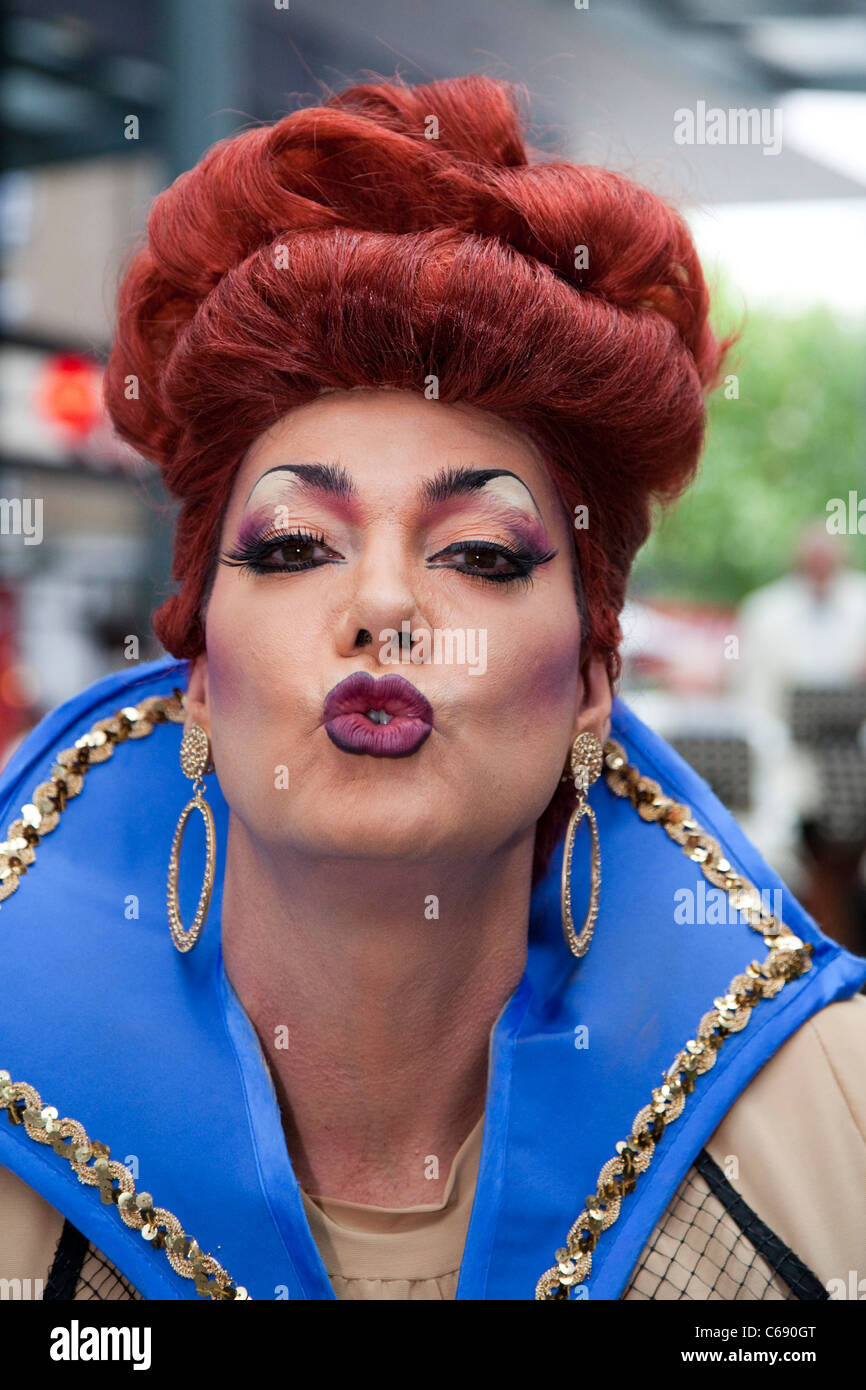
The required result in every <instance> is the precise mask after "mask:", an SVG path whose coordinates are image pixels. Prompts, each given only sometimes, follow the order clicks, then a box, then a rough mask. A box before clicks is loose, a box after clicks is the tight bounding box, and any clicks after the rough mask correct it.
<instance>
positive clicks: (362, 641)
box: [355, 627, 373, 647]
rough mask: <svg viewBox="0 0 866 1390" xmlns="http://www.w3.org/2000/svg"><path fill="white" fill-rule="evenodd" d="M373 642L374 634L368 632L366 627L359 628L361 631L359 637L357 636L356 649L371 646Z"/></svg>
mask: <svg viewBox="0 0 866 1390" xmlns="http://www.w3.org/2000/svg"><path fill="white" fill-rule="evenodd" d="M372 640H373V634H372V632H368V631H367V629H366V628H365V627H362V628H359V629H358V635H357V637H356V638H355V646H356V647H368V646H369V645H370V643H371V642H372Z"/></svg>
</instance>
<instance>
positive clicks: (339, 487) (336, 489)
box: [244, 463, 359, 506]
mask: <svg viewBox="0 0 866 1390" xmlns="http://www.w3.org/2000/svg"><path fill="white" fill-rule="evenodd" d="M272 473H295V474H297V476H298V477H299V478H300V479H301V481H302V482H303V484H304V486H305V487H307V488H309V490H310V491H311V492H325V493H327V494H328V495H329V496H330V497H339V498H340V499H341V500H342V501H344V502H357V501H358V500H359V495H358V489H357V488H356V486H355V484H354V482H353V480H352V476H351V474H350V473H349V472H348V470H347V469H345V468H344V467H343V465H342V464H341V463H278V464H277V466H276V467H275V468H269V469H268V471H267V473H263V474H262V476H261V478H257V479H256V481H255V482H254V483H253V485H252V487H251V488H250V491H249V494H248V495H247V502H249V500H250V497H252V495H253V493H254V492H255V490H256V488H257V487H258V486H259V483H261V482H263V481H264V479H265V478H269V477H270V475H271V474H272ZM244 506H246V502H245V503H244Z"/></svg>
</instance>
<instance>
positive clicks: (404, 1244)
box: [301, 1115, 484, 1301]
mask: <svg viewBox="0 0 866 1390" xmlns="http://www.w3.org/2000/svg"><path fill="white" fill-rule="evenodd" d="M483 1130H484V1116H483V1115H482V1116H481V1119H480V1120H479V1121H478V1123H477V1124H476V1125H475V1127H474V1129H473V1130H472V1132H471V1133H470V1134H469V1135H468V1136H467V1137H466V1139H464V1141H463V1143H462V1144H461V1146H460V1148H459V1149H458V1150H457V1153H456V1154H455V1156H454V1162H453V1163H452V1165H451V1171H450V1173H449V1174H448V1182H447V1183H446V1186H445V1193H444V1196H443V1198H442V1201H441V1202H433V1203H429V1204H428V1205H426V1206H417V1207H372V1206H366V1205H363V1204H362V1203H360V1202H341V1201H336V1200H335V1199H333V1198H330V1197H315V1196H309V1195H308V1194H307V1193H306V1192H302V1193H301V1196H302V1198H303V1203H304V1211H305V1212H306V1216H307V1221H308V1222H309V1224H310V1230H311V1231H312V1233H313V1238H314V1240H315V1242H316V1245H317V1246H318V1248H319V1254H320V1255H321V1257H322V1263H323V1264H324V1266H325V1269H326V1270H327V1271H328V1278H329V1279H330V1281H331V1287H332V1288H333V1290H334V1293H335V1294H336V1295H337V1298H339V1299H376V1300H378V1301H386V1300H387V1301H393V1300H396V1299H403V1300H405V1299H418V1300H421V1299H425V1300H442V1299H453V1297H454V1295H455V1293H456V1291H457V1279H458V1276H459V1273H460V1261H461V1260H462V1258H463V1246H464V1244H465V1242H466V1232H467V1230H468V1229H469V1216H470V1213H471V1211H472V1199H473V1197H474V1194H475V1182H476V1179H477V1176H478V1164H479V1160H480V1158H481V1138H482V1134H483ZM374 1271H375V1276H374V1277H373V1275H374Z"/></svg>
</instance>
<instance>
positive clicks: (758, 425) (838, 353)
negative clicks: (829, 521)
mask: <svg viewBox="0 0 866 1390" xmlns="http://www.w3.org/2000/svg"><path fill="white" fill-rule="evenodd" d="M715 305H716V308H715V311H714V314H713V324H714V326H715V328H716V331H717V332H718V333H719V334H727V333H730V332H731V331H732V330H737V329H738V328H739V329H742V332H741V336H740V338H739V341H738V342H737V343H736V344H735V345H734V346H733V347H732V349H731V351H730V355H729V358H728V361H727V363H726V366H725V374H726V375H727V374H732V373H733V374H735V375H736V376H737V378H738V382H737V388H738V390H739V398H738V399H728V398H726V388H725V386H724V384H723V385H721V386H720V387H719V388H718V389H717V390H716V392H715V393H714V395H713V396H712V397H711V399H710V403H709V410H708V429H707V441H706V446H705V449H704V454H703V458H702V461H701V465H700V469H699V472H698V476H697V479H696V481H695V482H694V483H693V484H692V487H691V488H690V490H689V491H688V492H687V493H686V494H685V496H684V497H683V498H682V499H680V501H679V502H677V503H674V505H673V507H671V508H669V509H668V511H667V512H666V513H661V515H660V516H659V518H658V520H657V522H656V527H655V529H654V531H653V534H652V535H651V536H650V539H649V540H648V541H647V544H646V545H645V546H644V548H643V550H641V552H640V554H639V555H638V558H637V561H636V563H635V566H634V570H633V572H632V580H631V593H632V594H634V595H635V596H639V595H644V596H646V597H650V596H651V597H653V598H659V599H671V598H672V599H680V600H685V601H697V602H701V601H704V602H709V603H721V604H728V603H730V604H735V603H737V602H739V600H740V599H742V598H743V597H744V595H745V594H747V593H748V592H750V591H751V590H752V589H755V588H757V587H758V586H759V585H761V584H767V583H769V582H770V581H771V580H773V579H777V578H778V577H779V576H780V575H782V574H783V573H785V572H786V570H788V569H789V568H790V557H791V555H792V551H793V547H794V545H795V543H796V540H797V536H798V534H799V532H800V531H801V530H802V528H803V526H804V525H806V524H807V523H809V522H810V521H814V520H823V519H826V516H827V503H828V501H829V499H830V498H831V497H842V498H845V499H846V500H847V497H848V493H849V491H850V490H851V489H853V490H855V491H856V492H857V493H858V495H859V497H860V498H861V499H863V498H866V323H864V322H863V320H862V319H854V320H847V319H842V318H840V317H839V316H837V315H836V314H835V313H834V312H833V311H832V310H830V309H827V308H823V307H818V308H814V309H811V310H809V311H808V312H805V313H802V314H800V315H798V316H791V317H789V316H782V315H777V314H773V313H771V312H768V311H766V310H763V309H753V310H748V311H745V312H744V311H742V310H739V311H738V310H735V309H734V308H733V307H732V305H733V296H732V295H731V293H730V291H722V292H721V293H720V292H719V291H718V289H717V290H716V292H715ZM730 390H731V388H730V387H729V388H728V391H730ZM842 543H843V545H845V547H846V552H845V553H846V557H847V563H848V564H849V565H850V566H852V567H854V568H857V569H866V536H862V535H858V536H848V537H847V538H843V541H842Z"/></svg>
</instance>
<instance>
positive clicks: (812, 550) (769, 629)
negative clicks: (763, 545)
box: [735, 520, 866, 721]
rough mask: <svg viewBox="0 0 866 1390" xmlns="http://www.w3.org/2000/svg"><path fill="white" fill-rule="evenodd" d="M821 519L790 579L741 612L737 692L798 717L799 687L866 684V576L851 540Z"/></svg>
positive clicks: (759, 705)
mask: <svg viewBox="0 0 866 1390" xmlns="http://www.w3.org/2000/svg"><path fill="white" fill-rule="evenodd" d="M827 528H828V522H827V521H826V520H825V521H815V522H812V523H810V525H808V526H806V527H804V529H803V530H802V532H801V533H800V536H799V537H798V540H797V544H796V548H795V552H794V565H793V569H792V571H791V573H790V574H786V575H783V576H782V577H781V579H776V580H774V581H773V582H772V583H771V584H765V585H764V586H763V587H762V588H760V589H756V590H754V592H753V593H751V594H748V595H747V596H746V598H745V599H744V600H743V602H742V604H741V605H740V610H739V614H738V623H737V626H738V628H739V636H740V661H739V663H735V666H736V670H735V675H736V676H737V677H738V678H739V679H738V680H737V684H736V689H737V691H738V693H739V695H740V697H741V698H742V700H743V701H744V702H746V703H747V704H748V705H749V707H750V708H752V709H760V710H763V711H765V712H766V713H767V714H769V715H772V716H773V718H775V719H778V720H781V721H788V720H790V718H791V713H792V711H791V697H792V694H793V692H794V690H795V689H801V690H809V689H814V690H832V689H834V688H836V689H838V688H840V687H845V686H852V685H857V684H866V574H864V573H862V572H861V571H859V570H855V569H851V568H849V567H848V566H847V565H846V564H845V558H846V557H845V551H844V548H843V546H844V541H843V539H842V538H841V537H840V536H839V535H837V534H832V533H830V532H829V531H828V529H827Z"/></svg>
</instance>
